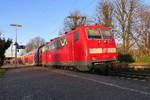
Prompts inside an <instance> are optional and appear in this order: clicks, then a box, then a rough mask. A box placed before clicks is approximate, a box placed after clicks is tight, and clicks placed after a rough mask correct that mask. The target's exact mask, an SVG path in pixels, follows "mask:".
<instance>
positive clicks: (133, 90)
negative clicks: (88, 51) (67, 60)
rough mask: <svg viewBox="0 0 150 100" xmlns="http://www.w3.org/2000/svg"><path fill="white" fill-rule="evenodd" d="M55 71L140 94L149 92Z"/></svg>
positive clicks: (148, 93)
mask: <svg viewBox="0 0 150 100" xmlns="http://www.w3.org/2000/svg"><path fill="white" fill-rule="evenodd" d="M56 73H59V74H63V75H67V76H71V77H76V78H81V79H85V80H89V81H93V82H96V83H99V84H103V85H107V86H111V87H116V88H119V89H123V90H128V91H132V92H136V93H140V94H145V95H150V92H145V91H141V90H137V89H132V88H128V87H123V86H119V85H117V84H112V83H107V82H103V81H99V80H95V79H91V78H86V77H82V76H78V75H73V74H69V73H65V72H56Z"/></svg>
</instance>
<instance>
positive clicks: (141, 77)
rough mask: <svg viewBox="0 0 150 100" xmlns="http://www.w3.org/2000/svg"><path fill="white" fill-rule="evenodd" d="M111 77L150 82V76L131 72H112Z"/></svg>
mask: <svg viewBox="0 0 150 100" xmlns="http://www.w3.org/2000/svg"><path fill="white" fill-rule="evenodd" d="M109 75H112V76H118V77H123V78H128V79H134V80H142V81H150V74H139V73H130V72H118V73H116V72H111V73H110V74H109Z"/></svg>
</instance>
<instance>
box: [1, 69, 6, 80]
mask: <svg viewBox="0 0 150 100" xmlns="http://www.w3.org/2000/svg"><path fill="white" fill-rule="evenodd" d="M6 71H7V70H6V69H0V78H1V77H2V76H3V75H4V74H5V73H6Z"/></svg>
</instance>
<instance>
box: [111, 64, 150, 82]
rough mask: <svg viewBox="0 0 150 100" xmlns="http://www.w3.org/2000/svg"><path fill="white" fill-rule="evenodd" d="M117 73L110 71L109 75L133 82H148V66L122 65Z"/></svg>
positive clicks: (149, 75) (149, 67) (149, 72)
mask: <svg viewBox="0 0 150 100" xmlns="http://www.w3.org/2000/svg"><path fill="white" fill-rule="evenodd" d="M119 68H120V69H119V70H117V71H110V73H109V74H110V75H113V76H118V77H124V78H128V79H134V80H143V81H150V64H123V65H122V66H121V64H120V67H119Z"/></svg>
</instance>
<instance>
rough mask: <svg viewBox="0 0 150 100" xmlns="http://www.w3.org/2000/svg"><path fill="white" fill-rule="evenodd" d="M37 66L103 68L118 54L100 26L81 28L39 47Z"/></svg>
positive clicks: (106, 31)
mask: <svg viewBox="0 0 150 100" xmlns="http://www.w3.org/2000/svg"><path fill="white" fill-rule="evenodd" d="M38 55H39V56H38V59H39V60H38V63H39V64H42V65H46V66H50V65H58V66H72V67H75V68H76V69H78V70H80V71H89V70H91V69H92V68H93V67H99V68H103V67H107V66H109V65H111V64H112V63H113V62H114V61H116V60H117V56H118V53H117V51H116V44H115V40H114V38H113V35H112V33H111V30H110V29H109V28H106V27H102V26H82V27H79V28H77V29H75V30H73V31H70V32H68V33H66V34H64V35H63V36H61V37H58V38H56V39H53V40H51V42H49V43H47V44H45V45H44V46H42V47H40V48H39V50H38Z"/></svg>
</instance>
